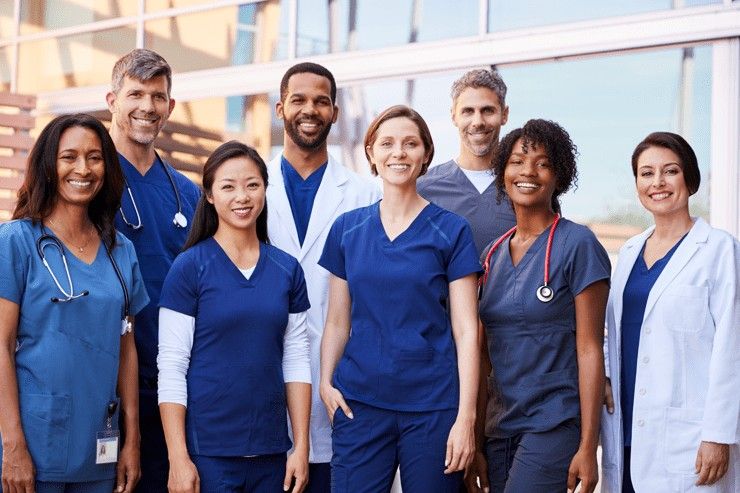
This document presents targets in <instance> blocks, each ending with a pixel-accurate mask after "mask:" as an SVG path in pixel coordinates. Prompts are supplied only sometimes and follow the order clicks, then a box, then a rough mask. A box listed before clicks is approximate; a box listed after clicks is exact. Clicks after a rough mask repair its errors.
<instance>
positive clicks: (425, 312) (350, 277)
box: [319, 202, 480, 411]
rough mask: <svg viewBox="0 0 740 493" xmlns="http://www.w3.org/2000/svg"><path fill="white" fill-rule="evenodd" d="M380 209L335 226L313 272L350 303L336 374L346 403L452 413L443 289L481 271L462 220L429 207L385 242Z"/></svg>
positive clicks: (453, 384) (454, 384) (353, 214)
mask: <svg viewBox="0 0 740 493" xmlns="http://www.w3.org/2000/svg"><path fill="white" fill-rule="evenodd" d="M379 207H380V202H376V203H375V204H373V205H371V206H369V207H363V208H360V209H356V210H353V211H350V212H347V213H345V214H343V215H341V216H339V217H338V218H337V220H336V221H335V223H334V225H333V226H332V228H331V230H330V231H329V236H328V237H327V240H326V244H325V246H324V252H323V254H322V255H321V259H320V260H319V265H321V266H322V267H324V268H325V269H327V270H328V271H329V272H331V273H332V274H334V275H336V276H338V277H340V278H342V279H345V280H346V281H347V283H348V285H349V292H350V296H351V298H352V306H351V327H352V331H351V334H350V338H349V341H348V342H347V346H346V347H345V349H344V354H343V355H342V358H341V360H340V361H339V364H338V365H337V368H336V371H335V373H334V385H335V386H336V387H337V388H338V389H339V390H340V391H341V392H342V394H343V395H344V397H345V398H346V399H353V400H357V401H360V402H363V403H365V404H368V405H372V406H375V407H380V408H384V409H391V410H397V411H433V410H441V409H453V408H457V407H458V404H459V381H458V373H457V351H456V348H455V341H454V339H453V338H452V327H451V325H450V319H449V316H448V314H447V310H446V305H447V300H448V297H449V283H451V282H452V281H454V280H456V279H460V278H462V277H464V276H467V275H469V274H473V273H476V274H477V273H479V272H480V263H479V262H478V259H477V252H476V250H475V244H474V243H473V236H472V234H471V232H470V226H468V223H467V222H466V221H465V219H463V218H461V217H460V216H458V215H456V214H453V213H452V212H449V211H446V210H444V209H441V208H440V207H437V206H436V205H434V204H431V203H430V204H428V205H427V206H426V207H425V208H424V209H423V210H422V211H421V212H420V213H419V215H418V216H417V217H416V218H415V219H414V221H413V222H412V223H411V225H409V227H408V228H407V229H406V230H405V231H404V232H403V233H401V234H400V235H399V236H398V237H396V238H395V239H394V240H393V241H391V240H390V239H389V238H388V236H387V235H386V233H385V230H384V229H383V224H382V222H381V220H380V209H379Z"/></svg>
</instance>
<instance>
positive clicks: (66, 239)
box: [48, 218, 93, 253]
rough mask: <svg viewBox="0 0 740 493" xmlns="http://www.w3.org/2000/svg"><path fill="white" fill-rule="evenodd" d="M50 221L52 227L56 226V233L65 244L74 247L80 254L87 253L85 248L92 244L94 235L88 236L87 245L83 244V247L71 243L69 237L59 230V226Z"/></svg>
mask: <svg viewBox="0 0 740 493" xmlns="http://www.w3.org/2000/svg"><path fill="white" fill-rule="evenodd" d="M48 219H49V223H50V224H51V225H52V226H54V230H55V231H54V233H55V234H57V235H58V236H60V237H61V238H62V240H64V243H66V244H69V245H72V246H73V247H75V248H76V249H77V251H78V252H79V253H85V248H87V245H88V244H89V243H90V240H91V239H92V237H93V235H90V234H88V235H87V239H86V240H85V243H83V244H82V245H76V244H75V243H72V241H70V239H69V238H68V237H67V235H63V234H62V231H61V229H60V228H59V226H57V223H55V222H54V221H53V220H52V219H51V218H48Z"/></svg>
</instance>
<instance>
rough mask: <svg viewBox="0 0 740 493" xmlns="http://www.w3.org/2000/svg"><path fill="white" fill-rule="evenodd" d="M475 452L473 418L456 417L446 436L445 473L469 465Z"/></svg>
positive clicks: (462, 468)
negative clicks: (468, 420) (462, 418)
mask: <svg viewBox="0 0 740 493" xmlns="http://www.w3.org/2000/svg"><path fill="white" fill-rule="evenodd" d="M473 454H475V420H472V421H470V422H465V421H463V420H461V419H459V418H458V419H457V420H456V421H455V424H453V425H452V429H450V435H449V437H448V438H447V454H446V455H445V474H452V473H453V472H456V471H462V470H464V469H465V468H466V467H468V466H469V465H470V462H471V461H472V460H473Z"/></svg>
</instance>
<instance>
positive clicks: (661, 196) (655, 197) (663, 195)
mask: <svg viewBox="0 0 740 493" xmlns="http://www.w3.org/2000/svg"><path fill="white" fill-rule="evenodd" d="M671 195H673V194H672V193H670V192H660V193H654V194H652V195H651V196H650V198H651V199H653V200H663V199H667V198H668V197H670V196H671Z"/></svg>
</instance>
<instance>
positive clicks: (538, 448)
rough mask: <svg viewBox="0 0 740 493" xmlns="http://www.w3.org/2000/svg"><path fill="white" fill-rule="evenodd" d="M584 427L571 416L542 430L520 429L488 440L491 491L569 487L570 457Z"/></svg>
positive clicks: (547, 492)
mask: <svg viewBox="0 0 740 493" xmlns="http://www.w3.org/2000/svg"><path fill="white" fill-rule="evenodd" d="M580 440H581V427H580V424H579V422H578V420H575V419H572V420H569V421H566V422H565V423H562V424H560V425H558V426H557V427H556V428H554V429H552V430H549V431H545V432H541V433H521V434H519V435H514V436H513V437H509V438H489V439H488V441H487V442H486V458H487V460H488V481H489V482H490V486H491V493H522V492H526V493H552V492H553V491H566V489H567V484H568V468H569V467H570V461H571V460H573V456H574V455H575V454H576V452H577V451H578V445H579V443H580Z"/></svg>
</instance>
